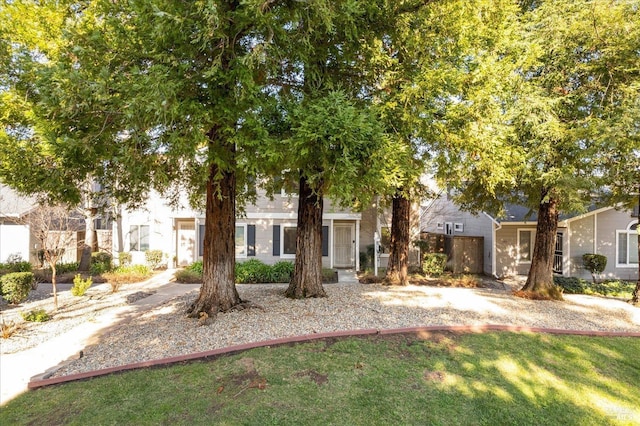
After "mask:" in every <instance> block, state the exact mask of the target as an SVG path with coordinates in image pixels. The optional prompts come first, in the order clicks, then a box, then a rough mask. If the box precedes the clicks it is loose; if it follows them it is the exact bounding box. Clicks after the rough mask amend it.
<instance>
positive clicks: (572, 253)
mask: <svg viewBox="0 0 640 426" xmlns="http://www.w3.org/2000/svg"><path fill="white" fill-rule="evenodd" d="M506 210H507V212H506V216H505V217H504V218H494V217H491V216H490V215H488V214H486V213H480V214H477V215H473V214H470V213H467V212H463V211H461V210H460V209H458V208H457V207H456V206H455V204H454V203H453V202H452V201H451V200H450V199H448V197H447V195H442V196H441V197H439V198H437V199H436V200H433V201H432V202H430V203H429V204H427V205H424V206H423V214H422V231H424V232H428V233H437V234H447V235H452V236H457V235H460V236H477V237H483V239H484V272H485V273H486V274H488V275H493V276H496V277H504V276H513V275H526V274H527V273H528V272H529V268H530V266H531V257H532V254H533V245H534V241H535V233H536V224H537V219H536V217H537V215H536V213H537V212H530V211H529V209H528V208H526V207H523V206H516V205H511V206H507V209H506ZM637 235H638V209H637V208H636V209H635V210H634V211H628V210H627V211H625V210H617V209H616V208H614V207H604V208H597V209H596V208H592V209H591V210H590V211H588V212H587V213H584V214H580V215H571V216H562V217H560V219H559V223H558V233H557V242H556V252H555V261H554V272H555V273H556V274H558V275H562V276H567V277H569V276H571V277H580V278H590V276H591V275H590V273H589V271H587V270H585V269H584V267H583V263H582V255H583V254H585V253H597V254H601V255H604V256H606V257H607V267H606V269H605V271H604V272H603V274H602V277H606V278H619V279H625V280H636V279H637V278H638V249H637Z"/></svg>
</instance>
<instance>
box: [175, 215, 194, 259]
mask: <svg viewBox="0 0 640 426" xmlns="http://www.w3.org/2000/svg"><path fill="white" fill-rule="evenodd" d="M195 260H196V224H195V223H194V222H178V266H188V265H190V264H192V263H193V262H195Z"/></svg>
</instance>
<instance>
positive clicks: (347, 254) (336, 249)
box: [333, 224, 355, 268]
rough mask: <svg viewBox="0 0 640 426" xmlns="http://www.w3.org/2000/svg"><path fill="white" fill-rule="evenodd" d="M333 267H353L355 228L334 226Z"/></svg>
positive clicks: (350, 225)
mask: <svg viewBox="0 0 640 426" xmlns="http://www.w3.org/2000/svg"><path fill="white" fill-rule="evenodd" d="M333 265H334V266H335V267H336V268H353V267H355V226H354V225H353V224H336V225H334V227H333Z"/></svg>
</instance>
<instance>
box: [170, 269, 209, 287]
mask: <svg viewBox="0 0 640 426" xmlns="http://www.w3.org/2000/svg"><path fill="white" fill-rule="evenodd" d="M174 276H175V278H176V281H178V282H179V283H183V284H193V283H201V282H202V274H199V273H197V272H194V271H191V270H189V269H181V270H179V271H176V273H175V275H174Z"/></svg>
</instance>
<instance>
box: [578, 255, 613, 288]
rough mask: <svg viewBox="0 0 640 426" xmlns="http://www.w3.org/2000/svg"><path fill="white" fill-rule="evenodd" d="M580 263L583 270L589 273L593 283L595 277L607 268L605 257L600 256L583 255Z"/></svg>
mask: <svg viewBox="0 0 640 426" xmlns="http://www.w3.org/2000/svg"><path fill="white" fill-rule="evenodd" d="M582 263H583V264H584V267H585V269H586V270H587V271H589V272H591V276H592V277H593V282H594V283H595V282H596V275H598V274H601V273H602V272H603V271H604V269H605V268H606V267H607V257H606V256H603V255H601V254H593V253H585V254H583V255H582Z"/></svg>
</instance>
